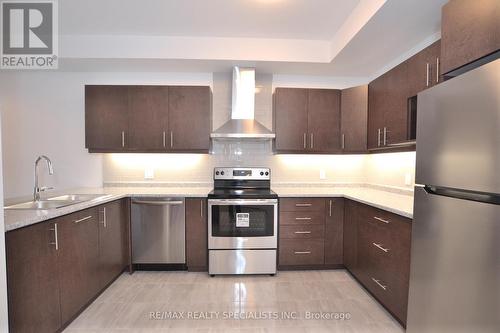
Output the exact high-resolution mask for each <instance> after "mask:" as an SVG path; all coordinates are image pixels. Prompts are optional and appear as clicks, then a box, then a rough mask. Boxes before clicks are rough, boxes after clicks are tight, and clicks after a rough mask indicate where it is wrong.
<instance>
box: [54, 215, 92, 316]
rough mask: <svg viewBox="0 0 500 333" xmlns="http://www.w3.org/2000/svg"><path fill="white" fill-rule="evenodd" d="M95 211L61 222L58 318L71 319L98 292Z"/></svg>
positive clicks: (65, 217) (64, 218)
mask: <svg viewBox="0 0 500 333" xmlns="http://www.w3.org/2000/svg"><path fill="white" fill-rule="evenodd" d="M97 216H98V211H97V208H91V209H87V210H83V211H81V212H78V213H74V214H70V215H67V216H64V217H62V218H61V223H60V228H59V229H60V237H59V249H60V252H59V277H60V288H61V318H62V322H63V323H65V322H67V321H68V320H70V319H72V318H73V317H74V316H75V315H76V314H77V313H78V312H79V311H80V309H81V308H82V307H83V306H84V305H86V304H87V303H88V302H89V301H90V300H91V299H92V298H93V297H94V296H95V295H96V294H97V293H98V291H99V280H100V279H99V274H98V264H99V235H98V217H97Z"/></svg>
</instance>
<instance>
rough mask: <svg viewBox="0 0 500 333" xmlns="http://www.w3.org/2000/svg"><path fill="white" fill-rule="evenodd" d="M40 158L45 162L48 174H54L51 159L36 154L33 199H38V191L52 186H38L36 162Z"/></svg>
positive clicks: (49, 188)
mask: <svg viewBox="0 0 500 333" xmlns="http://www.w3.org/2000/svg"><path fill="white" fill-rule="evenodd" d="M41 160H45V162H47V167H48V169H49V175H53V174H54V169H53V168H52V161H51V160H50V158H48V157H47V156H45V155H41V156H38V158H37V159H36V161H35V188H34V189H33V201H39V200H40V192H43V191H47V190H51V189H52V187H38V163H39V162H40V161H41Z"/></svg>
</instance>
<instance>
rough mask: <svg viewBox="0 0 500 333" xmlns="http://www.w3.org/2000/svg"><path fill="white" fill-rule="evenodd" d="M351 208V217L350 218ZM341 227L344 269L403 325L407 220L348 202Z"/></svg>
mask: <svg viewBox="0 0 500 333" xmlns="http://www.w3.org/2000/svg"><path fill="white" fill-rule="evenodd" d="M353 208H355V209H356V212H355V214H352V211H351V210H352V209H353ZM351 219H352V220H351ZM345 224H346V234H345V235H344V237H345V238H344V241H345V244H344V249H345V251H346V256H345V257H344V258H346V259H348V260H349V262H347V263H346V267H347V268H348V269H349V271H350V272H351V273H352V274H353V275H354V276H355V277H356V278H357V279H358V280H359V281H360V282H361V284H363V286H364V287H365V288H366V289H367V290H368V291H369V292H370V293H371V294H372V295H373V296H375V298H377V300H378V301H379V302H380V303H381V304H382V305H383V306H384V307H385V308H386V309H388V310H389V311H390V312H391V313H392V314H393V315H394V316H395V317H396V319H397V320H399V321H400V322H401V323H402V324H403V325H406V315H407V306H408V290H409V273H410V247H411V220H410V219H408V218H404V217H401V216H399V215H395V214H392V213H389V212H387V211H383V210H380V209H376V208H373V207H371V206H367V205H363V204H356V205H351V204H350V203H349V202H348V203H347V206H346V223H345ZM354 229H355V230H354ZM353 248H355V249H353ZM354 256H355V258H354ZM353 263H354V264H353Z"/></svg>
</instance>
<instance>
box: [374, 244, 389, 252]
mask: <svg viewBox="0 0 500 333" xmlns="http://www.w3.org/2000/svg"><path fill="white" fill-rule="evenodd" d="M372 244H373V246H375V247H377V248H379V249H381V250H382V251H384V252H385V253H387V252H389V249H384V248H383V247H382V245H380V244H377V243H372Z"/></svg>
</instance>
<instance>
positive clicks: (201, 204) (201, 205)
mask: <svg viewBox="0 0 500 333" xmlns="http://www.w3.org/2000/svg"><path fill="white" fill-rule="evenodd" d="M200 216H201V217H203V200H200Z"/></svg>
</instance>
